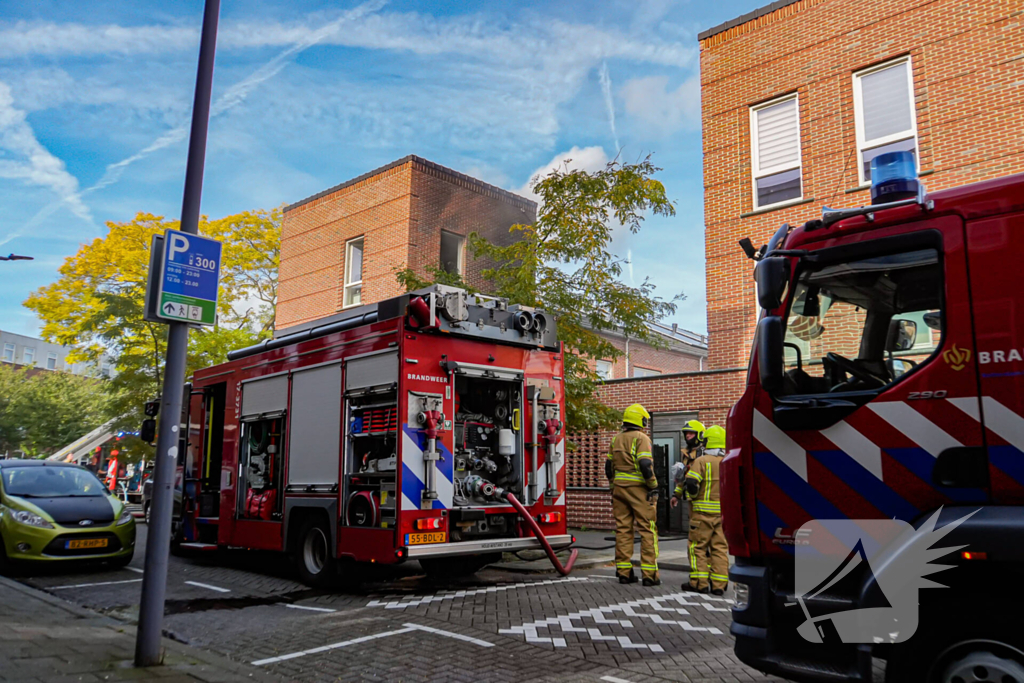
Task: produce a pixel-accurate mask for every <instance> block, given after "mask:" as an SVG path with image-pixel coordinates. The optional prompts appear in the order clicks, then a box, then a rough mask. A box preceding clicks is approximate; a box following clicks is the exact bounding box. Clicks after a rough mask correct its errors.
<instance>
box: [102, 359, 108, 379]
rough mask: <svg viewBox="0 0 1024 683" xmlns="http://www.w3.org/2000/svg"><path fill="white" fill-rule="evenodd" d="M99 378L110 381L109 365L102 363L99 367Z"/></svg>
mask: <svg viewBox="0 0 1024 683" xmlns="http://www.w3.org/2000/svg"><path fill="white" fill-rule="evenodd" d="M100 376H101V377H106V378H107V379H110V363H104V364H103V365H101V366H100Z"/></svg>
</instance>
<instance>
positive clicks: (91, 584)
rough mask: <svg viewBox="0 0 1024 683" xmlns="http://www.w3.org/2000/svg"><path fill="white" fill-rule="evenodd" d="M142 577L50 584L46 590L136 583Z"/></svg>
mask: <svg viewBox="0 0 1024 683" xmlns="http://www.w3.org/2000/svg"><path fill="white" fill-rule="evenodd" d="M140 581H142V579H128V580H126V581H97V582H96V583H76V584H75V585H73V586H50V587H49V588H47V590H51V591H64V590H68V589H69V588H92V587H93V586H113V585H114V584H115V583H138V582H140Z"/></svg>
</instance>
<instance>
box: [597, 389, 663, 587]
mask: <svg viewBox="0 0 1024 683" xmlns="http://www.w3.org/2000/svg"><path fill="white" fill-rule="evenodd" d="M650 419H651V415H650V413H648V412H647V410H645V409H644V407H643V406H642V405H640V404H639V403H634V404H633V405H631V406H630V407H628V408H626V411H625V413H623V415H622V432H621V433H619V434H618V435H617V436H616V437H615V438H614V439H612V444H611V448H610V450H609V453H608V460H607V461H605V474H606V475H607V477H608V481H609V482H611V486H612V511H613V512H614V514H615V573H616V574H617V575H618V577H619V583H636V576H635V575H634V574H633V562H632V557H633V529H634V527H637V526H638V527H640V568H641V570H642V573H643V579H644V580H643V585H645V586H658V585H661V579H660V578H659V577H658V527H657V524H656V522H655V521H654V520H655V514H656V510H657V507H658V479H657V478H656V477H655V476H654V457H653V456H652V455H651V439H650V437H649V436H647V434H646V433H645V432H644V429H646V427H647V423H648V421H649V420H650Z"/></svg>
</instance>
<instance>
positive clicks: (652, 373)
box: [633, 365, 665, 377]
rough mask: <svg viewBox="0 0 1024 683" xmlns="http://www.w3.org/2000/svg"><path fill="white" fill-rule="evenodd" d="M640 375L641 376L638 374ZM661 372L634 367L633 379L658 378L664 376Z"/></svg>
mask: <svg viewBox="0 0 1024 683" xmlns="http://www.w3.org/2000/svg"><path fill="white" fill-rule="evenodd" d="M638 373H639V374H638ZM663 374H665V373H663V372H662V371H661V370H654V369H652V368H642V367H640V366H639V365H634V366H633V377H657V376H658V375H663Z"/></svg>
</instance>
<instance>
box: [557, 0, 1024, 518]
mask: <svg viewBox="0 0 1024 683" xmlns="http://www.w3.org/2000/svg"><path fill="white" fill-rule="evenodd" d="M699 41H700V55H701V93H702V96H701V107H702V125H703V133H704V135H703V138H704V141H703V148H704V187H705V204H704V213H705V216H704V218H705V251H706V259H707V267H706V271H707V274H708V281H707V297H708V311H707V316H708V336H709V356H708V364H707V368H708V369H709V372H707V373H703V374H681V375H677V376H672V377H670V376H663V377H660V378H657V379H655V380H650V379H644V380H638V381H622V382H619V381H611V382H607V383H606V384H605V386H604V387H603V388H602V390H601V396H602V397H603V398H604V400H605V402H606V403H607V404H608V405H612V406H615V407H620V408H624V407H625V406H626V405H628V404H630V403H632V402H634V401H635V400H641V401H645V403H646V405H648V406H649V407H650V408H651V409H652V412H654V413H656V414H655V415H654V436H655V439H656V441H657V438H658V436H659V414H658V413H661V412H662V411H664V412H666V413H670V414H671V415H685V414H692V415H696V416H697V417H699V419H701V420H702V421H703V422H704V423H705V424H708V425H710V424H712V423H716V422H717V423H722V422H723V421H724V419H725V414H726V412H727V410H728V407H729V406H730V405H731V404H732V403H733V402H734V401H735V400H736V398H738V396H739V394H740V393H741V391H742V386H743V381H744V379H745V375H744V370H743V369H744V366H745V365H746V363H747V358H748V357H749V353H750V345H751V341H752V338H753V333H754V327H755V323H756V314H757V309H756V302H755V294H754V287H753V280H752V268H751V265H752V264H751V262H750V261H749V260H747V259H746V258H745V257H744V255H743V253H742V252H741V251H740V249H739V247H738V246H737V241H738V240H739V239H741V238H743V237H748V236H749V237H750V238H751V239H752V240H753V242H754V243H755V244H763V243H764V242H766V241H767V240H768V239H769V237H770V236H771V235H772V233H774V231H775V230H776V229H777V228H778V227H779V226H780V225H781V224H783V223H791V224H800V223H803V222H804V221H807V220H809V219H812V218H817V217H820V215H821V208H822V206H833V207H835V206H859V205H862V204H867V203H870V196H869V191H868V188H869V182H870V178H869V177H868V173H869V167H868V163H869V162H870V159H871V158H872V157H873V156H875V155H877V154H879V153H882V152H885V151H891V150H908V151H911V152H913V153H914V155H915V157H916V158H917V160H918V166H919V170H920V174H921V176H922V177H923V182H924V184H925V185H926V186H927V188H928V190H929V191H936V190H941V189H944V188H948V187H955V186H958V185H963V184H966V183H971V182H976V181H981V180H987V179H990V178H995V177H1000V176H1004V175H1008V174H1011V173H1019V172H1021V171H1024V126H1022V125H1021V123H1022V122H1024V59H1022V58H1021V56H1022V55H1024V5H1022V4H1021V3H1020V2H998V1H994V0H985V1H979V2H971V3H962V2H956V1H955V0H900V1H899V2H897V1H895V0H875V1H874V2H867V3H865V2H856V1H855V0H779V1H778V2H774V3H772V4H770V5H767V6H765V7H762V8H760V9H757V10H755V11H753V12H751V13H749V14H745V15H743V16H741V17H738V18H736V19H734V20H732V21H728V22H726V23H724V24H722V25H720V26H716V27H714V28H712V29H709V30H707V31H704V32H703V33H701V34H700V35H699ZM850 315H851V316H853V315H855V312H851V314H850ZM922 329H923V328H922ZM808 352H809V353H810V354H813V353H814V348H808ZM669 417H670V416H662V424H663V425H665V424H666V422H669V423H671V419H669ZM669 426H671V425H669ZM663 429H666V430H667V428H664V427H663ZM609 436H610V435H609V434H602V435H587V436H585V437H582V438H580V439H579V441H580V444H581V449H580V451H579V452H578V454H577V455H576V456H574V457H573V458H570V460H569V463H568V464H569V467H570V469H569V473H570V477H571V478H572V484H573V486H574V487H576V488H575V489H574V490H573V495H572V496H571V497H570V506H571V509H570V521H571V522H572V523H573V524H575V525H587V526H597V527H602V526H610V523H611V517H610V514H609V502H608V496H607V493H606V492H605V491H604V487H605V486H606V485H607V482H606V481H605V479H604V476H603V471H601V465H600V463H601V458H602V457H603V452H604V449H605V448H606V442H607V438H608V437H609Z"/></svg>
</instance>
